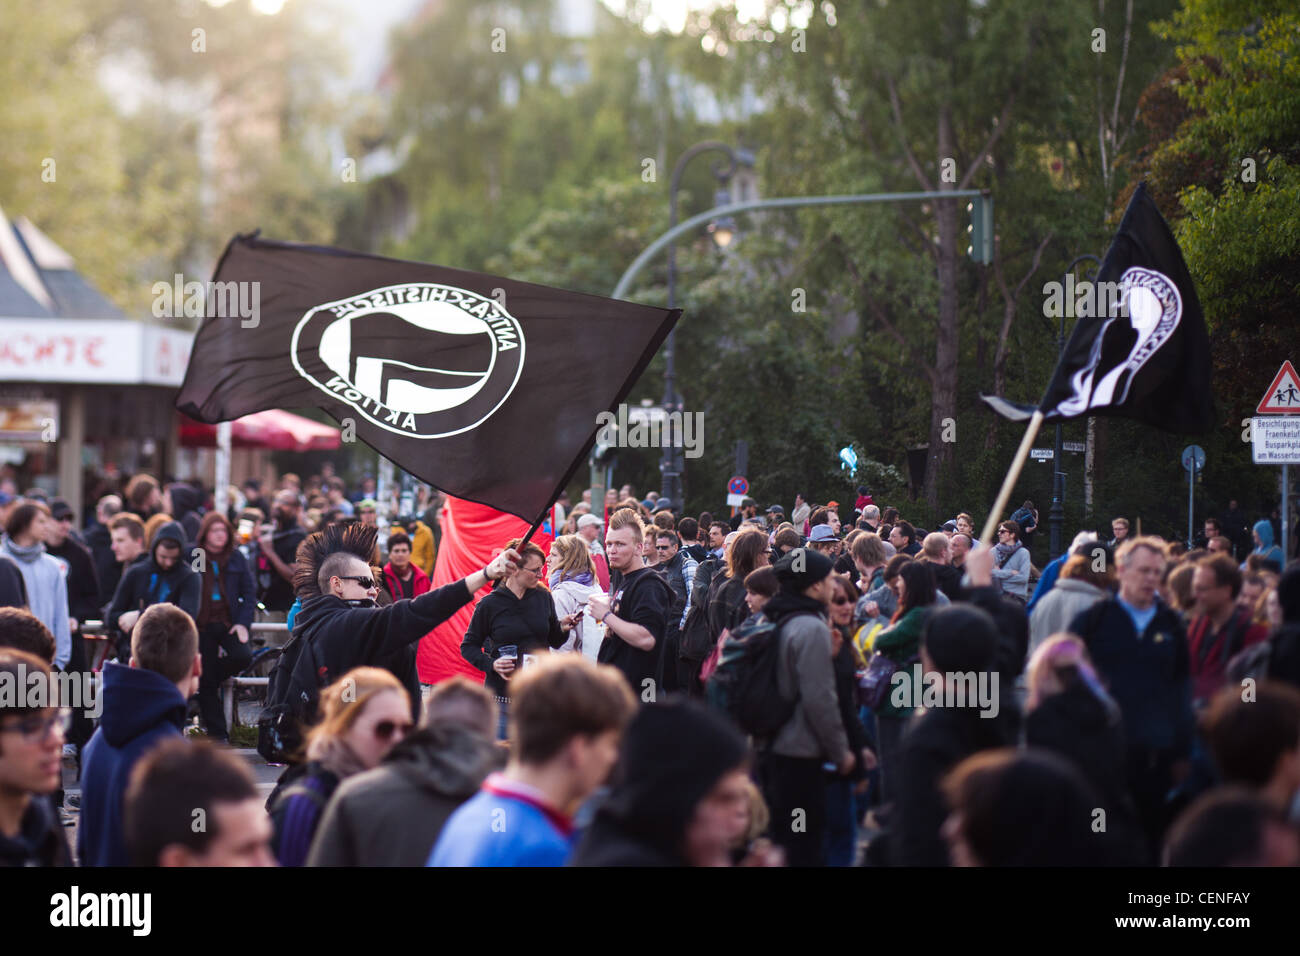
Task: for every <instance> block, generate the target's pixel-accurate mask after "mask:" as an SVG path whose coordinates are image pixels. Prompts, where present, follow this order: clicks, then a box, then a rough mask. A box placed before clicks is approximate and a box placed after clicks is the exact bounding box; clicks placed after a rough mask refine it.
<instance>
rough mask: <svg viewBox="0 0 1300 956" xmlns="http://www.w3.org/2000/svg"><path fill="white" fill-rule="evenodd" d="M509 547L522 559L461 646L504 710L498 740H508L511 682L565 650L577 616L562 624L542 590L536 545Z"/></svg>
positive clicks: (477, 614)
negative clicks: (542, 657) (537, 659)
mask: <svg viewBox="0 0 1300 956" xmlns="http://www.w3.org/2000/svg"><path fill="white" fill-rule="evenodd" d="M506 548H507V549H510V548H513V549H515V550H517V551H518V552H519V554H520V556H521V557H522V558H523V560H522V561H521V562H520V564H519V567H518V568H517V569H516V570H515V571H514V572H512V573H510V574H507V575H505V576H504V577H502V578H501V580H500V581H498V582H497V584H496V586H495V587H493V588H492V590H491V591H489V592H488V593H487V595H486V596H485V597H484V598H483V600H481V601H479V602H478V605H477V606H476V607H475V608H474V616H473V617H472V618H471V619H470V622H469V629H468V630H466V631H465V637H464V639H463V640H462V641H461V642H460V655H461V657H463V658H465V660H467V661H469V662H470V663H471V664H473V665H474V666H475V667H477V668H478V669H479V670H481V671H482V672H483V673H484V674H486V675H487V678H486V680H484V681H483V685H484V686H485V687H486V688H487V689H488V690H489V691H491V692H492V695H493V696H494V697H495V698H496V700H497V703H498V704H499V705H500V707H501V713H500V721H499V723H498V727H497V736H498V737H500V738H501V739H502V740H504V739H505V735H506V722H507V717H508V711H509V706H510V698H509V689H508V688H509V683H508V682H509V680H510V678H511V677H513V676H514V674H515V672H516V671H517V670H518V669H519V668H521V667H524V666H525V665H527V664H528V663H529V662H530V659H531V658H532V657H533V655H535V654H545V653H549V652H550V651H551V649H552V648H558V647H562V646H563V645H564V642H565V640H566V639H567V638H568V634H569V631H571V630H573V628H574V626H575V625H576V623H577V621H578V615H577V614H570V615H569V616H568V617H566V618H564V620H560V618H559V616H558V615H557V614H556V613H555V603H554V602H553V601H552V600H551V595H550V593H549V592H548V591H547V590H546V588H544V587H543V586H542V576H543V575H544V574H545V573H546V572H545V570H544V568H545V566H546V555H545V554H544V553H542V549H541V548H539V547H538V546H537V545H536V544H534V543H533V542H531V541H529V542H528V543H527V544H524V543H523V541H522V539H520V538H515V539H513V540H511V541H509V542H507V543H506Z"/></svg>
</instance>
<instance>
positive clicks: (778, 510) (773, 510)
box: [767, 505, 785, 515]
mask: <svg viewBox="0 0 1300 956" xmlns="http://www.w3.org/2000/svg"><path fill="white" fill-rule="evenodd" d="M767 513H768V514H770V515H773V514H775V515H783V514H785V509H784V508H782V507H781V506H780V505H772V507H770V508H768V509H767Z"/></svg>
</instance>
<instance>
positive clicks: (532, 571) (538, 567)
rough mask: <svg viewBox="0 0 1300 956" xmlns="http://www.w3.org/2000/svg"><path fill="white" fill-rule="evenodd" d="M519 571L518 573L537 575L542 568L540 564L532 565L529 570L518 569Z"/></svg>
mask: <svg viewBox="0 0 1300 956" xmlns="http://www.w3.org/2000/svg"><path fill="white" fill-rule="evenodd" d="M519 570H520V571H526V572H528V573H529V574H537V573H538V572H540V571H541V570H542V566H541V565H540V564H535V565H533V566H532V567H531V568H520V569H519Z"/></svg>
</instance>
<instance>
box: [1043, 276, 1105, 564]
mask: <svg viewBox="0 0 1300 956" xmlns="http://www.w3.org/2000/svg"><path fill="white" fill-rule="evenodd" d="M1085 261H1091V262H1092V263H1093V269H1092V271H1091V272H1089V273H1084V277H1085V278H1086V277H1087V276H1089V275H1091V276H1092V278H1093V279H1096V277H1097V270H1098V269H1100V268H1101V260H1100V259H1098V258H1097V257H1096V256H1094V255H1089V254H1087V253H1085V254H1083V255H1081V256H1075V257H1074V259H1073V260H1071V262H1070V264H1069V265H1068V266H1066V267H1065V277H1066V278H1067V280H1068V277H1069V276H1070V275H1071V274H1073V272H1074V267H1075V266H1077V265H1078V264H1079V263H1080V262H1085ZM1066 288H1069V284H1068V281H1067V282H1065V283H1063V284H1062V289H1066ZM1071 301H1073V300H1072V299H1071V297H1069V296H1066V297H1065V299H1064V301H1063V302H1062V308H1061V315H1060V317H1059V318H1060V325H1059V327H1058V328H1057V331H1056V362H1057V364H1058V365H1059V364H1060V362H1061V356H1062V355H1064V354H1065V313H1066V311H1067V308H1068V307H1067V303H1069V302H1071ZM1064 444H1065V443H1064V442H1063V441H1062V432H1061V423H1060V422H1057V423H1056V444H1055V446H1054V447H1053V450H1052V509H1051V511H1050V512H1049V513H1048V515H1049V516H1048V522H1049V523H1050V525H1051V541H1050V545H1051V547H1050V551H1051V557H1052V558H1057V557H1060V555H1061V551H1062V550H1063V546H1062V544H1061V537H1062V535H1061V530H1062V528H1063V526H1064V524H1065V472H1064V471H1062V470H1061V468H1062V459H1063V457H1064V455H1065V447H1064Z"/></svg>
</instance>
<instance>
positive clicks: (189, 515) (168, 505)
mask: <svg viewBox="0 0 1300 956" xmlns="http://www.w3.org/2000/svg"><path fill="white" fill-rule="evenodd" d="M162 501H163V503H162V510H163V514H169V515H174V516H175V518H176V520H177V521H179V522H180V525H181V527H182V528H184V529H185V543H186V544H188V543H190V542H191V541H193V542H196V543H197V542H198V540H199V525H200V524H201V523H202V521H203V514H202V513H201V512H200V511H199V506H200V505H202V504H203V495H202V493H201V492H199V491H198V490H197V489H196V488H194V487H193V486H192V485H187V484H186V483H185V482H183V481H176V482H172V484H170V485H168V486H167V489H166V490H165V491H164V492H163V499H162Z"/></svg>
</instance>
